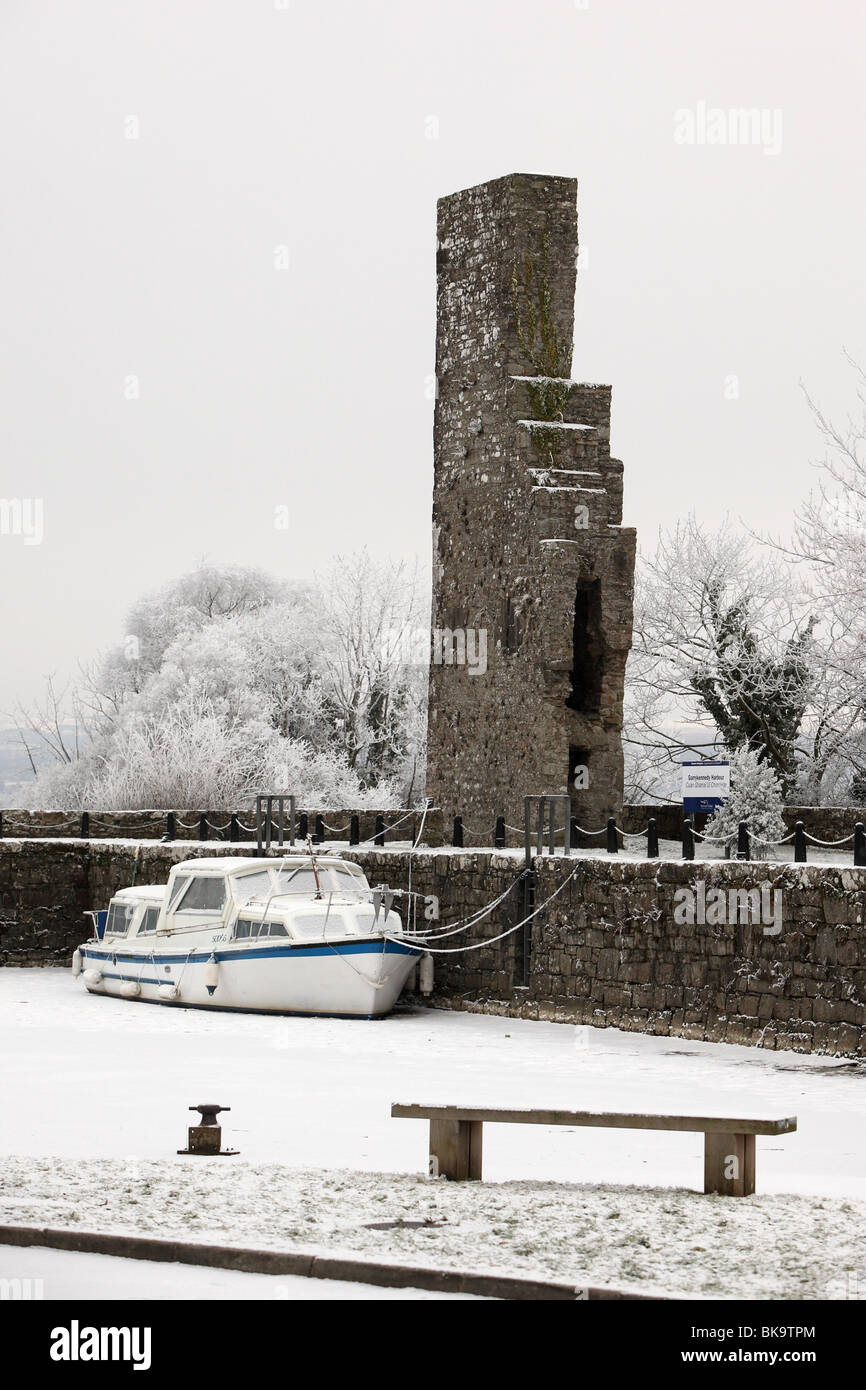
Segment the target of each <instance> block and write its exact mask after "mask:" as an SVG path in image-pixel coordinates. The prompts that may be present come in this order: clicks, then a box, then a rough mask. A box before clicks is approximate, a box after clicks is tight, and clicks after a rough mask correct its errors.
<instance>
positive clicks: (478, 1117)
mask: <svg viewBox="0 0 866 1390" xmlns="http://www.w3.org/2000/svg"><path fill="white" fill-rule="evenodd" d="M391 1116H392V1118H393V1119H402V1120H450V1121H464V1122H466V1121H482V1122H483V1123H485V1124H505V1125H507V1124H515V1125H520V1124H536V1125H572V1126H574V1127H575V1128H578V1127H581V1126H587V1127H592V1128H600V1129H660V1130H678V1131H687V1132H689V1133H694V1134H790V1133H791V1132H792V1131H793V1130H795V1129H796V1128H797V1117H796V1115H787V1116H783V1117H780V1118H778V1119H766V1118H764V1119H754V1118H753V1119H748V1118H742V1117H733V1116H725V1115H649V1114H640V1113H633V1114H630V1113H620V1112H615V1111H614V1112H607V1111H597V1110H535V1109H533V1110H513V1109H506V1108H499V1107H490V1106H485V1107H483V1108H482V1107H474V1106H464V1105H418V1104H412V1105H409V1104H403V1103H400V1102H395V1103H394V1104H393V1105H392V1106H391Z"/></svg>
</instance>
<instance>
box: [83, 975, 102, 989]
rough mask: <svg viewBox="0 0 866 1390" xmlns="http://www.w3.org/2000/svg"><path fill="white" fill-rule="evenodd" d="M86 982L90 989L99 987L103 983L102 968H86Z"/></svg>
mask: <svg viewBox="0 0 866 1390" xmlns="http://www.w3.org/2000/svg"><path fill="white" fill-rule="evenodd" d="M84 983H85V984H86V985H87V988H88V989H97V988H98V987H99V985H101V984H102V971H101V970H85V972H84Z"/></svg>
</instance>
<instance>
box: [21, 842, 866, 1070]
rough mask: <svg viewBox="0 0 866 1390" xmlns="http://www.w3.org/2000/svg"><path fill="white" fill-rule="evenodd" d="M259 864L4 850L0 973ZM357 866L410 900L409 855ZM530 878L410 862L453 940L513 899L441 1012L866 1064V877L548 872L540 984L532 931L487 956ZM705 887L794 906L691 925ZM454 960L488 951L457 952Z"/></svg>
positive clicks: (64, 955)
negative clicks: (120, 909) (116, 916)
mask: <svg viewBox="0 0 866 1390" xmlns="http://www.w3.org/2000/svg"><path fill="white" fill-rule="evenodd" d="M245 852H246V851H245V847H244V846H224V845H204V844H203V845H201V846H196V847H190V846H189V845H171V844H140V845H133V844H130V843H124V844H119V843H114V844H112V843H111V842H107V841H106V842H87V841H77V842H75V841H61V840H10V841H2V842H0V963H2V964H4V965H7V966H14V965H40V964H41V965H67V964H68V963H69V960H70V957H71V953H72V951H73V949H74V947H75V945H76V944H78V943H79V942H80V941H82V940H84V939H85V938H86V937H87V936H88V935H90V932H91V928H90V922H89V919H87V918H85V917H83V915H82V914H83V913H84V912H85V911H87V910H88V909H95V908H98V907H104V906H106V905H107V903H108V900H109V898H110V897H111V895H112V893H113V892H115V891H116V890H117V889H118V888H121V887H127V886H129V884H130V883H131V882H132V881H133V877H134V878H135V881H136V882H138V883H163V882H165V881H166V880H167V878H168V873H169V870H170V868H171V866H172V864H174V863H177V862H179V861H180V860H182V859H185V858H191V857H197V856H198V855H203V856H210V855H213V854H225V853H231V854H244V853H245ZM346 857H347V858H351V859H353V860H355V861H356V862H357V863H359V864H361V865H362V867H363V868H364V870H365V872H366V873H367V876H368V878H369V880H370V882H371V883H378V882H388V883H390V885H391V886H392V887H394V888H403V889H406V888H408V887H409V882H410V856H409V855H408V854H407V853H406V852H405V851H399V850H388V849H384V850H375V851H374V850H358V851H352V852H351V853H350V854H347V855H346ZM522 872H523V861H522V856H521V855H520V854H519V853H518V852H515V851H504V852H499V853H494V852H484V853H471V852H468V851H467V852H461V851H457V850H426V851H418V852H417V853H416V854H414V855H413V856H411V886H412V889H413V890H414V891H415V892H416V893H418V894H420V895H421V898H420V899H418V900H416V901H417V903H418V921H419V925H420V924H421V922H422V921H423V918H424V913H425V909H426V911H427V912H430V911H432V910H433V907H434V902H435V903H438V909H439V922H438V926H439V927H441V928H445V927H447V926H448V925H449V924H453V923H455V922H457V921H461V920H465V919H466V918H467V917H469V916H470V915H471V914H473V913H477V912H480V911H481V910H482V909H483V908H484V907H485V906H487V905H488V904H489V903H490V902H492V901H493V899H495V898H497V897H498V896H499V895H500V894H505V896H504V898H503V901H502V903H501V904H500V905H499V906H498V907H497V908H496V909H494V911H492V912H491V913H490V914H489V915H488V916H486V917H484V918H483V919H480V920H479V921H477V922H476V923H475V925H474V926H472V927H471V929H470V930H468V931H466V932H463V933H459V934H457V935H455V936H451V937H446V938H444V939H442V940H441V941H440V942H438V943H436V945H437V951H443V952H445V951H448V952H449V954H436V955H435V958H434V959H435V976H436V985H435V992H434V996H433V1003H434V1004H435V1005H437V1006H438V1007H445V1008H455V1009H468V1010H475V1011H479V1012H490V1013H497V1014H504V1015H509V1016H514V1017H521V1018H533V1019H547V1020H551V1021H556V1022H563V1023H585V1024H593V1025H595V1026H598V1027H617V1028H623V1029H628V1030H633V1031H639V1032H650V1033H659V1034H668V1035H671V1036H676V1037H682V1038H697V1039H704V1040H707V1041H714V1042H736V1043H747V1044H754V1045H758V1046H762V1047H770V1048H789V1049H793V1050H794V1051H798V1052H811V1051H815V1052H825V1053H836V1054H841V1055H866V924H864V904H866V869H855V868H836V867H828V866H826V865H793V864H786V865H770V864H745V863H737V862H731V863H727V862H718V863H713V864H707V863H684V862H682V861H673V862H664V861H652V862H646V861H643V862H641V861H639V862H635V861H626V860H608V859H606V858H602V857H600V858H582V859H579V860H574V859H572V860H565V859H562V858H557V859H549V858H545V859H542V860H539V861H535V865H534V875H535V885H534V889H535V895H536V898H535V900H536V903H537V904H542V903H545V902H546V905H545V906H544V907H542V908H541V910H540V911H539V913H538V915H537V916H536V917H535V919H534V920H533V922H532V924H531V933H530V942H529V958H528V973H527V974H525V973H524V967H525V964H526V962H525V958H524V940H523V938H524V932H523V930H522V929H521V930H520V931H517V932H515V933H512V934H511V935H509V936H506V937H505V938H504V939H503V940H500V941H497V942H494V943H493V944H490V945H485V944H484V943H485V942H487V941H490V939H491V938H493V937H497V936H499V935H500V934H501V933H503V932H506V931H508V929H509V928H510V927H513V926H514V925H515V924H516V923H518V922H519V921H521V919H522V917H523V916H524V915H525V906H524V901H525V900H524V893H525V883H524V881H523V879H522V877H521V875H522ZM701 883H703V887H704V891H705V892H706V893H707V894H710V893H711V891H712V890H713V889H714V888H721V889H724V890H725V893H726V894H728V893H730V892H731V891H732V890H746V889H752V888H761V887H762V886H765V887H766V889H767V891H770V892H773V893H778V894H780V897H779V899H778V905H779V920H778V923H777V922H776V920H775V919H773V920H772V921H771V922H769V923H762V922H752V921H750V920H728V921H723V922H721V923H719V924H703V925H702V924H701V923H700V922H698V923H696V924H695V925H685V924H680V923H678V921H677V920H676V909H677V904H678V901H679V900H678V899H677V896H676V895H677V893H678V892H679V890H681V889H689V890H691V891H693V892H695V891H697V889H698V887H699V886H700V884H701ZM557 890H559V891H558V892H557V896H556V897H552V896H551V895H552V894H553V893H554V892H556V891H557ZM547 900H549V901H547ZM775 901H776V900H774V905H775ZM680 915H681V914H680ZM707 915H708V916H709V915H711V914H710V913H707ZM735 915H736V914H734V916H735ZM742 915H744V916H747V914H742ZM426 925H427V926H428V928H429V927H431V926H433V927H434V928H435V926H436V925H437V924H436V923H435V922H432V923H431V922H429V921H428V922H427V923H426ZM457 945H477V946H478V947H479V949H476V950H472V951H469V952H466V953H454V954H451V953H450V952H451V951H452V950H453V948H454V947H455V946H457ZM524 981H526V983H524Z"/></svg>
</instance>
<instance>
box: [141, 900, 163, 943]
mask: <svg viewBox="0 0 866 1390" xmlns="http://www.w3.org/2000/svg"><path fill="white" fill-rule="evenodd" d="M158 920H159V908H158V907H149V908H147V909H146V910H145V914H144V916H143V917H142V919H141V926H140V927H139V929H138V934H139V936H152V935H153V933H154V932H155V931H156V924H157V921H158Z"/></svg>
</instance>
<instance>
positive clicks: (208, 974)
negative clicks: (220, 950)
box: [204, 956, 220, 990]
mask: <svg viewBox="0 0 866 1390" xmlns="http://www.w3.org/2000/svg"><path fill="white" fill-rule="evenodd" d="M219 982H220V963H219V961H218V960H217V958H216V956H211V958H210V960H209V961H208V963H207V965H206V966H205V968H204V983H205V989H209V990H214V989H216V987H217V985H218V984H219Z"/></svg>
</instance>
